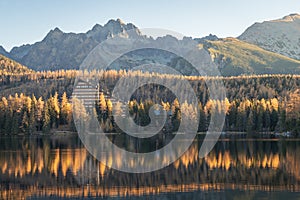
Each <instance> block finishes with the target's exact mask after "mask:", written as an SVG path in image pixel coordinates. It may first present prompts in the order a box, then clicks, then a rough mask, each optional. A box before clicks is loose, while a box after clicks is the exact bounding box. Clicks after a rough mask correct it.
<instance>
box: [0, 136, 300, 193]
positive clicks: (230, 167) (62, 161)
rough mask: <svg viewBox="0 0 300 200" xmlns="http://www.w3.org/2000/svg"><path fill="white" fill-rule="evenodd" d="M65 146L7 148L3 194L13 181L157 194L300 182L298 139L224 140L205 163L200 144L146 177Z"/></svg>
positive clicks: (0, 155)
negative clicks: (167, 190) (167, 189)
mask: <svg viewBox="0 0 300 200" xmlns="http://www.w3.org/2000/svg"><path fill="white" fill-rule="evenodd" d="M59 146H60V145H58V143H57V141H47V140H45V141H40V140H37V141H36V143H33V142H30V143H26V141H25V142H22V145H19V148H17V145H15V149H9V148H7V149H1V150H0V180H1V190H3V188H5V187H8V185H10V184H12V183H14V187H20V185H22V186H23V187H24V186H25V188H27V187H28V188H30V187H32V186H35V187H36V189H37V188H39V189H41V188H51V187H53V186H58V187H62V186H64V187H70V188H72V187H75V188H77V187H79V186H80V188H84V187H86V186H87V184H88V185H90V186H91V187H96V188H98V187H100V188H102V189H104V188H107V189H108V190H111V189H113V188H114V190H115V188H116V187H121V188H123V189H124V188H127V189H128V188H131V189H132V188H139V190H149V191H154V189H153V190H151V189H149V188H152V187H154V188H156V187H162V186H169V187H171V186H172V187H173V189H174V188H177V187H179V186H182V187H188V186H187V185H189V186H191V185H195V186H193V187H194V188H197V187H199V185H203V184H204V185H205V184H208V185H210V184H212V185H215V184H217V185H219V187H221V188H222V187H225V186H226V185H228V184H233V185H237V186H239V185H248V186H251V185H253V186H255V185H256V186H257V187H259V188H265V187H271V188H272V187H274V188H276V187H280V188H286V189H293V188H291V187H290V186H292V185H294V187H297V188H298V184H299V181H300V172H299V171H300V170H299V167H300V155H299V153H298V152H299V150H300V146H299V142H298V141H284V140H283V141H274V140H258V141H255V140H250V139H243V140H239V141H231V140H230V141H226V140H224V141H220V142H218V144H217V145H216V146H215V148H214V149H213V151H212V152H211V153H210V154H209V155H208V156H207V157H205V158H203V159H199V158H198V150H199V146H200V144H199V143H198V142H195V143H194V144H193V145H192V146H191V148H190V149H189V151H188V152H186V153H185V154H184V155H183V156H182V157H181V158H180V159H178V160H177V161H176V162H175V163H173V164H172V165H171V166H169V167H167V168H164V169H162V170H160V171H157V172H152V173H146V174H128V173H122V172H118V171H116V170H112V169H109V168H108V167H106V166H105V165H103V164H101V163H99V162H97V161H96V160H95V159H94V158H93V157H92V156H90V155H89V154H88V153H87V151H86V150H85V149H84V148H83V147H80V146H78V147H74V146H69V144H68V142H65V144H63V145H62V147H59ZM120 159H122V158H121V157H114V158H113V157H111V159H108V160H107V162H106V164H107V165H108V166H109V165H111V163H112V162H119V163H122V162H120ZM207 187H211V186H207ZM121 188H119V189H120V190H121ZM142 188H144V189H142ZM147 188H148V189H147ZM177 189H179V188H177ZM294 189H295V188H294ZM95 190H96V189H95ZM137 190H138V189H137ZM140 192H141V193H142V191H140ZM144 192H145V191H144Z"/></svg>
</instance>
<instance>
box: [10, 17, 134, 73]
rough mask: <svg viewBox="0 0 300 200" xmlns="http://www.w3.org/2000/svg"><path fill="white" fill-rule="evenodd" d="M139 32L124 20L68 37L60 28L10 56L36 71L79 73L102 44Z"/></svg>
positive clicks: (109, 22)
mask: <svg viewBox="0 0 300 200" xmlns="http://www.w3.org/2000/svg"><path fill="white" fill-rule="evenodd" d="M131 29H136V32H135V33H136V35H139V34H140V33H139V31H138V29H137V28H136V27H135V26H134V25H133V24H131V23H129V24H125V23H123V22H122V21H121V20H120V19H117V20H110V21H108V22H107V24H105V25H104V26H101V25H98V24H97V25H95V26H94V27H93V28H92V30H90V31H88V32H87V33H78V34H76V33H64V32H62V31H61V30H60V29H59V28H55V29H54V30H51V31H50V32H49V33H48V34H47V35H46V37H45V38H44V39H43V40H42V41H40V42H37V43H35V44H32V45H28V44H27V45H23V46H20V47H14V48H13V49H12V50H11V52H10V54H9V56H10V57H11V58H13V59H15V60H17V61H19V62H20V63H22V64H24V65H26V66H29V67H30V68H32V69H34V70H49V69H51V70H54V69H62V68H63V69H70V68H72V69H74V68H75V69H78V67H79V65H80V64H81V62H82V61H83V60H84V58H85V57H86V56H87V55H88V53H89V52H90V51H91V50H92V49H93V48H94V47H95V46H97V45H98V44H99V43H100V42H101V41H103V40H105V39H107V38H111V37H114V36H115V35H122V36H124V37H128V34H127V31H128V30H131Z"/></svg>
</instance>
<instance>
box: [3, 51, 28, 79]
mask: <svg viewBox="0 0 300 200" xmlns="http://www.w3.org/2000/svg"><path fill="white" fill-rule="evenodd" d="M31 72H33V70H31V69H28V68H27V67H25V66H24V65H21V64H20V63H18V62H16V61H14V60H11V59H9V58H8V57H6V56H4V55H1V54H0V74H5V75H16V74H27V73H31Z"/></svg>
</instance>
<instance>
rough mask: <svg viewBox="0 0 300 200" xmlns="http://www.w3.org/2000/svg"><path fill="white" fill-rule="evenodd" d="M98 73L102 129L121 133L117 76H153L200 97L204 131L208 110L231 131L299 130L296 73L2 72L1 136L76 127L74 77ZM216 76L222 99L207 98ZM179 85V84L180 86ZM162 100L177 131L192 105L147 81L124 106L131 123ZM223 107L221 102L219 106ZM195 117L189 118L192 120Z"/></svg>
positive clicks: (169, 126)
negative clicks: (115, 110)
mask: <svg viewBox="0 0 300 200" xmlns="http://www.w3.org/2000/svg"><path fill="white" fill-rule="evenodd" d="M83 75H88V76H91V77H97V80H98V81H99V88H98V90H99V93H98V94H99V96H98V97H97V98H96V99H95V105H96V106H95V108H94V111H95V112H96V113H97V117H98V121H99V123H100V126H101V127H102V129H103V130H104V131H105V132H121V130H120V128H119V127H118V126H117V125H116V123H115V122H114V118H113V115H112V110H113V106H116V105H118V104H115V103H114V100H113V99H111V98H110V96H109V95H107V94H110V93H111V91H112V90H113V87H114V86H115V85H116V83H117V81H118V80H119V79H120V78H121V77H129V78H130V77H141V78H143V77H148V78H149V77H156V78H158V79H167V80H169V81H172V83H173V84H174V85H175V87H177V85H176V84H179V82H180V81H179V80H182V79H184V80H187V81H188V82H189V83H190V85H191V87H192V88H193V90H194V91H195V94H196V95H197V98H198V108H197V109H198V110H199V112H198V115H199V116H198V117H199V126H198V131H199V132H205V131H207V128H208V125H209V122H210V117H211V114H212V112H220V113H224V114H225V115H226V119H225V124H224V128H223V130H224V131H232V132H248V133H261V132H278V133H282V132H287V131H288V132H292V133H294V134H295V135H296V136H297V135H298V134H299V133H300V116H299V115H300V105H299V103H298V102H299V100H300V90H299V89H298V88H299V86H300V76H298V75H251V76H236V77H197V76H177V75H176V76H175V75H168V74H155V73H149V72H141V71H125V70H119V71H115V70H109V71H91V72H87V71H76V70H58V71H40V72H34V71H26V72H18V73H9V72H5V71H1V73H0V90H1V94H0V98H1V100H0V134H12V135H14V134H36V133H53V132H55V131H58V130H62V131H72V132H75V131H76V127H75V125H74V122H73V112H72V92H73V88H74V83H75V79H76V77H78V76H79V77H80V76H83ZM214 79H220V80H221V81H222V82H223V83H224V86H225V88H226V98H224V99H223V100H214V99H210V97H209V96H210V94H209V93H210V92H209V89H208V87H207V86H206V83H207V82H209V81H211V82H213V80H214ZM178 87H179V85H178ZM154 104H160V105H161V106H162V107H163V109H164V110H165V111H167V112H168V113H171V114H170V117H169V118H168V120H167V121H166V123H165V126H164V129H163V130H164V131H166V132H173V131H176V130H177V129H178V127H179V125H180V121H181V117H182V116H183V115H188V114H189V113H191V112H192V111H191V110H193V109H196V108H192V107H191V106H190V105H189V104H188V103H186V105H180V104H179V102H178V99H177V98H176V96H175V95H174V94H173V93H172V92H171V91H170V90H169V89H168V88H166V87H164V86H161V85H156V84H148V85H145V86H143V87H140V88H139V89H138V90H137V91H136V92H135V93H134V94H133V95H132V96H131V99H130V101H129V102H127V105H128V107H129V112H130V115H131V117H132V118H133V119H134V121H135V122H136V123H137V124H139V125H141V126H145V125H147V124H149V123H150V118H149V115H148V112H149V109H150V107H151V106H152V105H154ZM221 105H224V106H221ZM189 109H190V110H189ZM192 117H193V116H190V118H191V120H193V119H192Z"/></svg>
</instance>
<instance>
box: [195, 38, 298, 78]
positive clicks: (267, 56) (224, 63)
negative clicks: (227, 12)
mask: <svg viewBox="0 0 300 200" xmlns="http://www.w3.org/2000/svg"><path fill="white" fill-rule="evenodd" d="M200 46H202V45H201V44H200ZM203 47H204V48H205V49H206V50H207V51H208V52H209V53H210V55H211V57H212V59H213V60H214V61H215V63H216V64H217V65H218V66H219V69H220V71H221V73H222V75H224V76H234V75H240V74H289V73H290V74H294V73H297V74H299V73H300V61H298V60H295V59H292V58H289V57H286V56H283V55H280V54H276V53H273V52H270V51H266V50H264V49H262V48H260V47H258V46H256V45H253V44H249V43H246V42H243V41H240V40H238V39H235V38H225V39H221V40H218V41H207V42H206V43H204V45H203Z"/></svg>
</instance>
